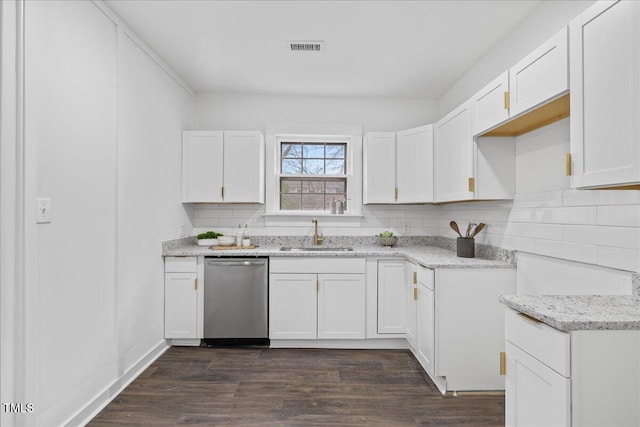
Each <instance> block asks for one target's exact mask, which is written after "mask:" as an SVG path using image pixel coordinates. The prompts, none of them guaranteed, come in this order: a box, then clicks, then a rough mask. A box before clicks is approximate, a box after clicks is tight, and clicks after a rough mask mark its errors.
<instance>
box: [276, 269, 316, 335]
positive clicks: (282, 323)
mask: <svg viewBox="0 0 640 427" xmlns="http://www.w3.org/2000/svg"><path fill="white" fill-rule="evenodd" d="M316 286H317V275H315V274H271V275H270V276H269V338H271V339H315V338H316V319H317V300H318V297H317V290H316Z"/></svg>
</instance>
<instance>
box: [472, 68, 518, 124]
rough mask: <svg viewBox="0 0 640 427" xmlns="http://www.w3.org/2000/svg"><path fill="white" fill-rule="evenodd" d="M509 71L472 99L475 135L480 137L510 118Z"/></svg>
mask: <svg viewBox="0 0 640 427" xmlns="http://www.w3.org/2000/svg"><path fill="white" fill-rule="evenodd" d="M508 97H509V71H508V70H507V71H505V72H504V73H502V74H500V76H498V78H496V79H495V80H494V81H492V82H491V83H489V84H488V85H486V86H485V87H484V88H482V89H481V90H480V91H479V92H478V93H476V94H475V95H474V96H473V98H472V101H471V102H472V103H473V134H474V135H479V134H481V133H482V132H484V131H486V130H489V129H491V128H492V127H494V126H496V125H497V124H499V123H502V122H504V121H506V120H507V119H508V118H509V99H508Z"/></svg>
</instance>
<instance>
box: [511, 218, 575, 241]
mask: <svg viewBox="0 0 640 427" xmlns="http://www.w3.org/2000/svg"><path fill="white" fill-rule="evenodd" d="M506 234H509V235H515V236H521V237H530V238H534V239H545V240H562V236H563V226H562V225H560V224H538V223H526V222H513V223H510V224H509V225H508V226H507V230H506Z"/></svg>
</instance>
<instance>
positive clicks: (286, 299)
mask: <svg viewBox="0 0 640 427" xmlns="http://www.w3.org/2000/svg"><path fill="white" fill-rule="evenodd" d="M364 270H365V262H364V259H359V258H358V259H356V258H351V259H349V258H342V259H326V258H309V257H304V258H293V257H292V258H271V261H270V271H271V273H270V275H269V338H270V339H272V340H314V339H363V338H364V337H365V300H366V298H365V275H364Z"/></svg>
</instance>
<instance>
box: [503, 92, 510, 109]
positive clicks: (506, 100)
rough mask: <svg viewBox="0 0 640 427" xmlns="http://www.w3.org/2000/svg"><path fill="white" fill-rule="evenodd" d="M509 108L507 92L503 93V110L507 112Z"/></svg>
mask: <svg viewBox="0 0 640 427" xmlns="http://www.w3.org/2000/svg"><path fill="white" fill-rule="evenodd" d="M509 107H511V99H510V98H509V92H505V93H504V109H505V110H508V109H509Z"/></svg>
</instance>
